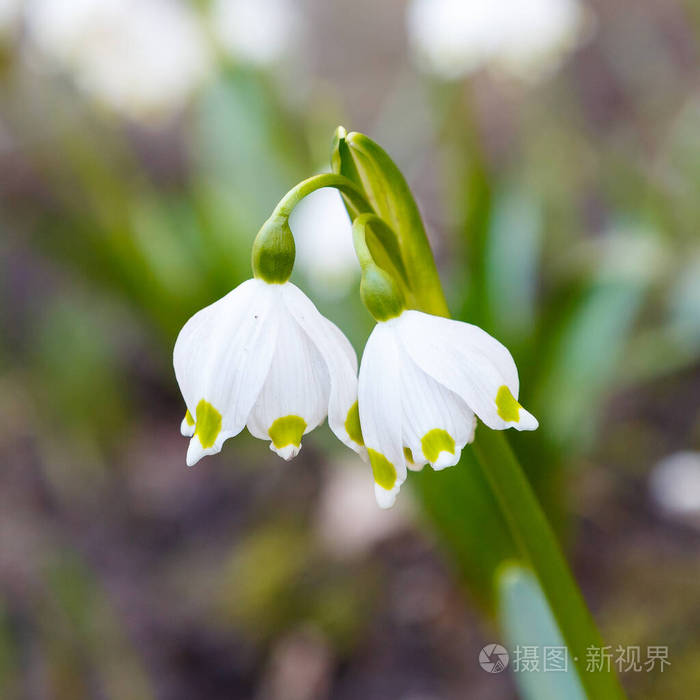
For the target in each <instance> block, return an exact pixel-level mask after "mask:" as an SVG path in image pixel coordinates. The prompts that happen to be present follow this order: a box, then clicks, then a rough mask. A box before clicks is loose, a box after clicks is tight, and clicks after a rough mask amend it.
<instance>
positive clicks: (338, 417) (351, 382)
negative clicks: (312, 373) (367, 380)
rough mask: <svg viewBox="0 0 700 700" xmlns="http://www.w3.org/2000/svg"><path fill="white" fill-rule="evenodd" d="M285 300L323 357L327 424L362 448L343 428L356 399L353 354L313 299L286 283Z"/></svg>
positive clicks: (357, 449)
mask: <svg viewBox="0 0 700 700" xmlns="http://www.w3.org/2000/svg"><path fill="white" fill-rule="evenodd" d="M284 287H285V292H284V293H285V302H286V304H287V308H288V309H289V312H290V313H291V314H292V315H293V316H294V318H295V319H296V321H297V323H298V324H299V325H300V326H301V327H302V328H303V329H304V331H305V332H306V334H307V336H308V337H309V339H310V340H311V342H312V343H313V344H314V345H315V346H316V348H317V349H318V351H319V352H320V354H321V356H322V357H323V360H324V362H325V363H326V367H327V369H328V376H329V377H330V395H329V400H328V425H329V427H330V429H331V430H332V431H333V432H334V433H335V435H336V436H337V437H338V438H339V439H340V440H341V441H342V442H344V443H345V444H346V445H347V446H348V447H350V448H351V449H353V450H355V452H357V453H359V454H361V455H363V454H364V453H365V450H364V447H363V446H362V445H361V444H360V443H358V442H355V440H353V439H352V438H351V437H350V435H349V433H348V429H347V427H346V423H347V421H348V413H349V411H350V409H351V408H352V406H353V405H354V403H355V401H357V357H356V356H355V351H354V350H353V347H352V345H351V344H350V341H349V340H348V339H347V338H346V337H345V335H343V332H342V331H341V330H340V329H339V328H338V327H337V326H336V325H335V324H334V323H331V322H330V321H329V320H328V319H327V318H326V317H325V316H322V315H321V314H320V313H319V311H318V309H317V308H316V307H315V306H314V304H313V302H312V301H311V300H310V299H309V298H308V297H307V296H306V295H305V294H304V293H303V292H302V291H301V290H300V289H298V288H297V287H295V286H294V285H293V284H286V285H284Z"/></svg>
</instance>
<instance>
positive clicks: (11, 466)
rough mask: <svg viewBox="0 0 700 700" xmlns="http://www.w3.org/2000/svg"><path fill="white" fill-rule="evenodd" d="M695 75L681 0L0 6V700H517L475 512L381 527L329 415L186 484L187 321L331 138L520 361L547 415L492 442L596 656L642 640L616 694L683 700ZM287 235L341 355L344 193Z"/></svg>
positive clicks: (365, 329) (524, 380)
mask: <svg viewBox="0 0 700 700" xmlns="http://www.w3.org/2000/svg"><path fill="white" fill-rule="evenodd" d="M482 5H483V6H484V7H482ZM699 88H700V5H698V3H697V2H694V1H693V0H687V1H684V0H606V1H603V0H595V1H593V0H592V1H590V2H576V1H575V0H546V1H545V0H537V1H536V2H535V1H534V0H531V1H530V2H524V0H493V2H491V3H477V2H473V3H472V2H459V0H433V2H430V1H429V0H424V1H421V0H412V1H411V2H403V1H399V0H384V1H383V2H373V1H372V0H357V1H356V2H353V3H346V2H341V1H340V0H303V1H300V2H294V1H293V0H256V1H255V2H253V1H252V0H250V1H249V2H246V1H244V0H212V1H211V2H208V1H207V0H201V1H198V2H194V1H193V2H185V0H182V1H178V0H26V1H25V2H23V1H22V0H0V697H2V698H3V699H4V698H8V699H14V698H28V699H31V700H33V699H35V698H36V699H40V700H43V699H44V698H47V699H56V700H64V699H65V700H82V699H83V698H85V699H88V698H89V699H91V700H92V699H93V698H99V699H102V698H104V699H109V700H111V699H117V698H118V699H119V700H122V699H127V698H128V699H129V700H132V699H133V700H146V699H164V700H186V699H187V700H189V699H191V698H200V697H206V698H208V699H209V700H216V699H218V698H222V699H223V698H252V699H258V700H322V699H324V698H333V699H338V700H356V699H357V698H363V700H374V699H375V698H376V699H384V698H388V697H391V698H396V699H397V700H456V699H458V698H466V697H470V698H479V699H480V698H484V699H489V700H490V699H494V700H500V699H507V698H514V697H516V687H515V683H514V681H513V677H512V676H510V675H509V674H508V673H504V674H500V675H489V674H486V673H484V672H483V671H482V670H481V669H480V668H479V666H478V664H477V654H478V651H479V649H480V648H481V647H482V646H483V645H484V644H486V643H488V642H496V641H501V640H499V638H498V635H499V633H498V631H497V627H496V626H495V625H494V619H495V616H494V610H493V605H492V601H491V597H492V593H491V586H492V583H491V575H492V573H493V567H494V566H495V564H496V563H497V562H498V557H499V552H501V551H502V550H501V549H499V548H502V546H503V543H502V542H500V541H499V537H500V535H499V532H498V531H494V530H493V529H492V528H491V525H492V524H491V523H490V522H489V521H488V517H487V510H488V509H485V508H484V506H483V504H482V503H481V502H480V501H479V498H478V496H474V494H473V493H471V492H470V493H465V494H462V496H463V501H462V502H459V503H461V505H459V503H458V507H459V508H461V509H462V510H463V511H464V512H466V513H467V516H468V517H470V518H471V523H472V526H471V527H469V528H466V529H465V528H461V529H457V528H454V527H450V526H449V523H450V518H449V517H443V518H442V519H440V518H437V519H436V517H434V516H435V512H436V511H440V512H441V513H442V514H443V515H444V514H445V510H446V509H447V508H448V504H444V503H441V502H440V501H439V499H438V497H437V496H436V497H435V498H436V499H437V500H435V499H434V500H433V501H431V500H430V498H428V500H427V501H426V500H425V498H423V499H418V498H413V497H412V496H411V492H410V489H404V490H403V491H402V493H401V498H400V503H399V505H398V506H397V507H396V508H395V509H393V510H391V511H388V512H383V511H380V510H379V509H378V508H377V507H376V505H375V503H374V498H373V494H372V486H371V478H370V476H369V474H368V470H367V468H366V466H365V465H364V464H362V463H361V462H360V461H359V460H358V459H357V458H355V457H354V455H353V454H352V453H350V452H349V451H347V450H344V448H343V447H342V446H341V445H339V444H337V441H334V440H333V439H332V438H331V435H330V433H329V431H328V429H327V428H326V427H323V428H321V429H319V430H317V431H315V432H314V433H313V434H312V435H310V436H307V438H306V439H305V440H304V449H303V450H302V452H301V454H300V456H299V457H298V458H297V459H295V460H294V461H293V462H291V463H284V462H282V461H281V460H279V459H278V458H277V457H276V456H275V455H273V454H272V453H271V452H270V451H269V450H268V449H267V446H266V445H265V444H264V443H261V442H260V441H256V440H253V439H252V438H250V437H249V436H247V435H241V436H240V437H238V438H236V439H235V440H231V441H229V442H228V443H227V444H226V445H225V447H224V449H223V451H222V453H221V454H220V455H217V456H215V457H209V458H207V459H206V460H204V461H203V462H202V463H200V464H199V465H197V467H196V468H193V469H187V468H186V467H185V463H184V458H185V451H186V441H185V439H184V438H182V437H181V436H180V435H179V431H178V428H179V424H180V420H181V418H182V414H183V412H184V404H183V403H182V400H181V398H180V396H179V392H178V389H177V386H176V383H175V379H174V376H173V371H172V367H171V352H172V347H173V343H174V340H175V337H176V335H177V332H178V330H179V328H180V327H181V326H182V324H183V323H184V322H185V321H186V320H187V318H189V316H190V315H191V314H192V313H193V312H194V311H196V310H197V309H198V308H200V307H202V306H204V305H205V304H207V303H210V302H211V301H213V300H215V299H216V298H218V297H219V296H221V295H223V294H224V293H226V292H227V291H228V290H229V289H231V288H232V287H233V286H235V285H236V284H238V283H239V282H241V281H242V280H244V279H245V278H247V277H248V276H249V275H250V262H249V252H250V245H251V242H252V240H253V237H254V236H255V233H256V232H257V229H258V227H259V226H260V224H261V223H262V222H263V221H264V219H265V218H266V217H267V215H268V214H269V213H270V211H271V209H272V208H273V207H274V205H275V204H276V203H277V201H278V200H279V199H280V197H281V196H282V195H283V194H284V193H285V192H286V191H287V190H288V189H289V188H291V187H292V186H293V185H294V184H296V182H297V181H298V180H300V179H302V178H304V177H307V176H309V175H311V174H314V173H316V172H320V171H322V170H324V169H327V168H328V166H329V164H328V158H329V151H330V143H331V137H332V134H333V131H334V129H335V127H336V126H337V125H338V124H343V125H344V126H345V127H347V128H348V129H349V130H357V131H362V132H364V133H366V134H368V135H369V136H370V137H371V138H373V139H374V140H376V141H378V142H379V143H380V144H382V145H383V146H384V147H385V148H386V149H387V150H388V152H389V153H390V154H391V155H392V157H393V158H394V159H395V161H396V162H397V163H398V165H399V166H400V167H401V169H402V170H403V172H404V173H405V175H406V177H407V179H408V181H409V183H410V185H411V186H412V188H413V190H414V192H415V195H416V198H417V200H418V203H419V206H420V208H421V211H422V214H423V216H424V220H425V222H426V226H427V228H428V230H429V235H430V237H431V241H432V243H433V247H434V250H435V253H436V258H437V260H438V265H439V268H440V272H441V277H442V279H443V283H444V286H445V289H446V293H447V296H448V299H449V302H450V307H451V310H452V312H453V314H454V315H455V316H456V317H459V318H461V319H463V320H468V321H471V322H474V323H478V324H480V325H482V326H483V327H484V328H486V329H487V330H488V331H489V332H491V333H493V334H494V335H496V336H497V337H498V338H499V339H500V340H502V341H503V342H504V343H505V344H506V345H507V346H508V347H509V348H510V349H511V350H512V352H513V354H514V356H515V358H516V361H517V363H518V366H519V369H520V374H521V387H522V389H521V397H522V400H523V402H524V403H525V405H526V406H528V408H530V410H532V412H533V413H534V414H535V415H537V416H538V418H539V419H540V425H541V427H540V430H539V431H537V432H536V433H534V434H527V435H515V436H509V437H511V438H512V439H511V442H512V444H513V446H514V448H515V449H516V451H517V452H518V454H519V456H520V458H521V461H522V463H523V465H524V467H525V469H526V470H527V472H528V476H529V477H530V479H531V481H532V483H533V485H534V487H535V489H536V490H537V493H538V494H539V496H540V499H541V501H542V503H543V505H544V506H545V508H546V510H547V512H548V514H549V515H550V518H551V520H552V522H553V523H554V525H555V527H556V529H557V532H558V533H559V535H560V539H561V541H562V545H563V546H564V548H565V550H566V551H567V553H568V556H569V559H570V561H571V562H572V566H573V568H574V571H575V573H576V576H577V579H578V581H579V582H580V584H581V586H582V589H583V592H584V594H585V596H586V599H587V601H588V603H589V605H590V607H591V609H592V610H593V612H594V615H595V618H596V620H597V622H598V624H599V626H600V628H601V630H602V633H603V636H604V637H605V639H606V641H607V642H608V643H609V644H611V645H612V646H613V647H617V646H620V645H621V646H627V645H639V646H641V647H642V648H645V647H647V646H649V645H664V646H668V648H669V660H670V662H671V666H670V667H668V668H666V670H665V671H664V672H663V673H662V672H660V670H659V669H658V668H656V669H655V670H654V671H651V672H646V671H645V672H641V673H640V672H628V673H625V674H624V675H623V679H622V680H623V683H624V685H625V687H626V689H627V690H628V692H629V694H630V696H631V697H635V698H649V699H656V698H666V699H668V698H681V697H683V698H690V697H695V696H696V695H697V694H698V692H700V635H699V634H698V630H699V629H700V586H699V585H698V581H700V559H699V557H698V551H699V544H700V452H699V451H700V236H699V231H698V227H699V225H700V189H699V187H700V92H699ZM292 224H293V230H294V232H295V234H296V235H297V245H298V251H299V252H298V261H297V269H296V272H295V278H294V279H295V281H296V282H297V283H298V284H299V285H300V286H302V287H303V288H304V289H305V290H306V291H307V292H309V293H310V295H311V296H312V297H313V298H314V300H315V301H316V302H317V305H318V306H319V308H321V310H322V311H323V312H324V313H326V314H327V315H329V316H330V317H331V318H332V319H334V320H335V321H336V323H338V325H340V326H341V327H342V328H343V329H344V330H345V332H346V333H347V334H348V336H349V337H350V338H351V340H352V342H353V344H354V345H355V348H356V349H357V350H358V352H361V350H362V347H363V344H364V341H365V339H366V337H367V335H368V334H369V331H370V329H371V319H370V317H369V316H368V314H367V313H366V312H365V311H364V309H363V308H362V306H361V304H360V302H359V296H358V293H357V271H356V265H355V263H354V260H353V257H352V247H351V245H350V234H349V224H348V221H347V217H346V216H345V214H344V211H343V209H342V206H341V205H340V201H339V199H338V197H337V196H336V195H335V194H334V193H333V192H332V191H331V192H326V191H322V192H320V193H317V194H316V195H314V196H313V197H311V198H309V199H308V200H306V201H305V202H304V203H303V204H302V205H301V207H300V208H299V210H297V211H296V212H295V215H294V219H293V220H292ZM462 468H464V469H468V464H467V465H466V466H465V465H464V464H463V465H460V466H459V467H455V469H462ZM438 477H440V478H445V479H450V476H449V472H445V473H443V474H441V475H438ZM415 478H416V480H420V479H427V480H430V479H431V475H429V474H421V475H420V476H416V477H415ZM426 493H428V494H429V493H430V486H427V488H425V489H424V490H423V494H424V495H425V494H426ZM447 516H449V513H448V514H447ZM436 522H437V523H438V524H437V526H436V524H435V523H436Z"/></svg>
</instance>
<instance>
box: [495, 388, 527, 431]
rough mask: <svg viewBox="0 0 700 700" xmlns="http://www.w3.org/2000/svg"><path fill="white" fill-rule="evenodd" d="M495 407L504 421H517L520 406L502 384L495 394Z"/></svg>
mask: <svg viewBox="0 0 700 700" xmlns="http://www.w3.org/2000/svg"><path fill="white" fill-rule="evenodd" d="M496 408H497V409H498V415H499V416H500V417H501V418H503V420H505V421H509V422H510V421H512V422H513V423H517V422H518V421H519V420H520V409H521V408H522V406H521V405H520V404H519V403H518V402H517V401H516V400H515V398H514V397H513V394H511V393H510V389H509V388H508V387H507V386H506V385H505V384H503V386H501V387H500V388H499V389H498V393H497V394H496Z"/></svg>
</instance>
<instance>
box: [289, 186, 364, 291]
mask: <svg viewBox="0 0 700 700" xmlns="http://www.w3.org/2000/svg"><path fill="white" fill-rule="evenodd" d="M289 225H290V227H291V229H292V233H293V234H294V239H295V241H296V247H297V265H298V266H299V268H300V269H301V270H302V271H303V273H304V275H305V276H306V278H307V279H308V281H309V284H310V285H311V287H312V288H313V291H314V293H315V294H318V295H320V296H325V297H326V298H334V297H335V298H337V297H341V296H343V295H345V294H346V293H347V292H348V291H349V289H350V287H351V286H352V285H353V284H354V283H355V282H356V280H357V278H358V277H359V273H360V266H359V264H358V262H357V258H356V257H355V249H354V248H353V244H352V225H351V223H350V217H349V216H348V212H347V211H346V209H345V205H344V204H343V200H342V197H341V196H340V194H339V193H338V190H336V189H334V188H332V187H323V188H321V189H320V190H316V191H315V192H312V193H311V194H310V195H308V197H305V198H304V199H303V200H302V201H301V202H300V203H299V204H298V205H297V206H296V207H295V208H294V211H293V212H292V215H291V216H290V218H289Z"/></svg>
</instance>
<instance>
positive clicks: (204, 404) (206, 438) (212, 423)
mask: <svg viewBox="0 0 700 700" xmlns="http://www.w3.org/2000/svg"><path fill="white" fill-rule="evenodd" d="M191 417H192V416H190V418H191ZM196 425H197V427H196V428H195V430H194V434H195V435H196V436H197V437H198V438H199V442H200V443H201V444H202V447H204V448H207V447H212V445H213V444H214V443H215V442H216V438H217V436H218V434H219V433H220V432H221V414H220V413H219V412H218V411H217V410H216V409H215V408H214V407H213V406H212V405H211V404H210V403H209V402H208V401H205V400H204V399H202V400H201V401H200V402H199V403H198V404H197V424H196Z"/></svg>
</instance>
